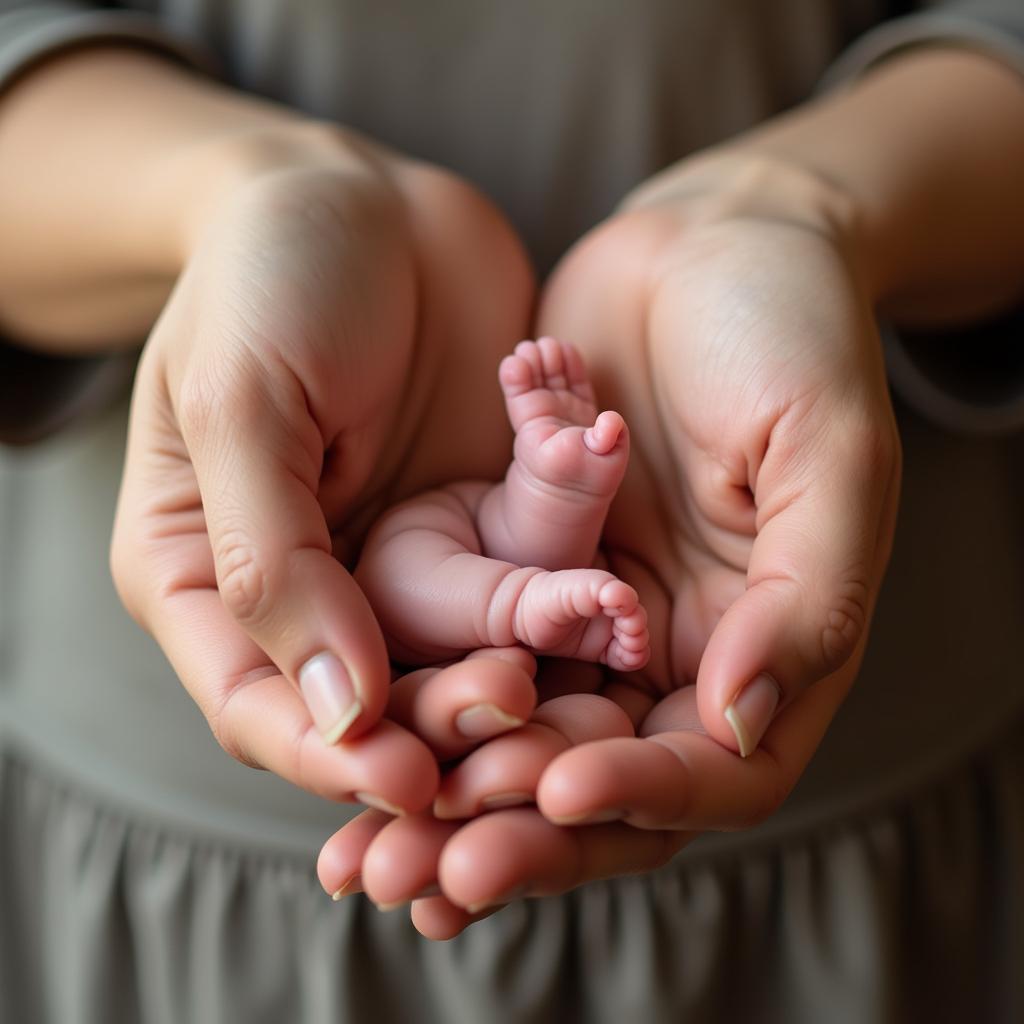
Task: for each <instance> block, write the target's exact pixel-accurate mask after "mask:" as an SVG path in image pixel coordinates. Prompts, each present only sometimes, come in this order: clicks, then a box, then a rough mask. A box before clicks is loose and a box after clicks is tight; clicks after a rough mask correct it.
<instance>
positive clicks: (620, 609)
mask: <svg viewBox="0 0 1024 1024" xmlns="http://www.w3.org/2000/svg"><path fill="white" fill-rule="evenodd" d="M513 632H514V634H515V637H516V639H517V640H519V641H520V642H521V643H523V644H526V645H527V646H528V647H530V648H531V649H532V650H533V651H535V652H536V653H537V654H549V655H555V656H558V657H565V658H579V659H581V660H582V661H597V662H601V663H603V664H605V665H608V666H609V667H610V668H613V669H617V670H619V671H622V672H633V671H635V670H636V669H639V668H643V666H644V665H645V664H647V659H648V658H649V657H650V637H649V634H648V632H647V612H646V611H645V610H644V608H643V605H641V604H640V599H639V597H638V596H637V592H636V591H635V590H634V589H633V588H632V587H631V586H629V584H627V583H623V582H622V580H620V579H617V578H616V577H615V576H613V575H612V574H611V573H609V572H605V571H603V570H601V569H561V570H558V571H557V572H543V573H538V574H537V575H536V576H533V577H531V579H530V580H529V582H528V583H527V584H526V586H525V587H524V588H523V592H522V594H520V596H519V601H518V603H517V605H516V609H515V613H514V623H513Z"/></svg>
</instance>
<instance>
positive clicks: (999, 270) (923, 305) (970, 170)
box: [637, 48, 1024, 324]
mask: <svg viewBox="0 0 1024 1024" xmlns="http://www.w3.org/2000/svg"><path fill="white" fill-rule="evenodd" d="M751 157H758V158H761V157H767V158H770V159H771V160H772V161H779V163H780V164H782V165H783V166H786V165H788V166H791V167H793V168H795V169H797V170H798V171H804V172H809V176H810V177H813V178H814V179H817V183H816V185H815V186H814V187H813V188H811V189H809V191H813V192H815V193H816V194H815V197H814V201H813V204H814V205H816V206H817V208H818V209H819V210H822V209H824V210H825V215H826V217H827V218H831V219H832V220H833V222H837V223H838V226H839V229H840V232H841V233H844V234H846V236H847V237H848V239H849V240H850V241H851V242H852V244H853V245H854V247H855V249H856V252H857V254H858V257H859V263H860V267H861V270H862V272H863V275H864V281H865V285H866V287H867V288H868V291H869V294H870V295H871V297H872V299H873V300H874V301H875V302H876V304H877V305H879V306H880V307H881V308H882V309H884V311H885V312H886V313H887V314H889V315H890V316H892V317H893V318H894V319H895V320H897V321H898V322H903V323H907V324H929V323H942V322H956V321H958V320H964V319H969V318H972V317H975V316H978V315H982V314H985V313H987V312H991V311H995V310H998V309H1000V308H1002V307H1005V306H1007V305H1009V304H1011V303H1013V302H1014V301H1016V300H1019V298H1020V297H1021V295H1022V294H1024V203H1022V201H1021V187H1020V180H1021V178H1020V175H1021V167H1024V83H1022V82H1021V80H1020V78H1019V76H1018V75H1016V74H1015V72H1013V71H1012V70H1010V69H1009V68H1007V67H1005V66H1003V65H1002V64H1000V63H999V62H997V61H995V60H993V59H991V58H988V57H985V56H983V55H980V54H977V53H973V52H970V51H968V50H958V49H952V48H950V49H939V48H935V49H930V48H920V49H916V50H908V51H907V52H906V53H904V54H901V55H897V56H895V57H893V58H891V59H890V60H888V61H886V62H884V63H882V64H881V65H879V66H878V67H877V68H876V69H874V70H872V71H871V72H870V73H868V74H866V75H865V76H864V77H863V78H861V79H859V80H858V81H856V82H855V83H854V84H853V85H852V86H850V87H848V88H846V89H844V90H841V91H837V92H835V93H832V94H829V95H827V96H825V97H823V98H821V99H820V100H817V101H815V102H812V103H808V104H806V105H804V106H802V107H799V108H797V109H796V110H794V111H792V112H791V113H789V114H787V115H785V116H782V117H779V118H777V119H774V120H772V121H770V122H767V123H766V124H764V125H763V126H761V127H760V128H758V129H757V130H755V131H753V132H750V133H747V134H745V135H743V136H740V137H738V138H736V139H734V140H731V141H730V142H729V143H727V144H725V145H723V146H721V147H717V148H716V149H715V150H712V151H709V152H707V153H705V154H701V155H699V156H698V157H697V158H695V159H691V160H685V161H682V162H681V163H680V164H678V165H676V167H675V168H672V169H670V171H669V172H668V174H667V175H665V174H663V175H660V176H659V178H658V179H655V182H654V184H655V187H656V188H657V189H658V190H660V189H661V188H662V187H664V186H665V185H667V184H668V182H669V180H670V178H671V177H672V176H673V175H675V176H676V181H677V183H679V184H683V185H684V186H685V187H687V188H690V187H699V183H700V182H701V181H708V180H712V179H718V180H720V179H721V178H722V170H723V168H728V167H730V166H736V165H738V164H739V165H741V164H743V163H744V162H748V161H749V160H750V158H751ZM781 178H782V181H783V184H782V185H781V186H780V191H785V192H787V193H790V194H787V196H786V197H785V200H784V203H785V204H789V203H790V202H792V201H794V200H793V196H792V193H793V192H799V191H800V188H801V185H800V184H799V182H795V181H794V179H792V178H787V177H786V176H785V175H782V176H781ZM765 179H766V180H768V181H769V182H771V181H774V180H775V179H774V178H773V177H772V174H771V172H770V171H769V172H768V173H767V174H766V175H765ZM817 184H820V185H821V186H822V188H823V189H824V190H833V191H834V193H835V195H834V200H835V201H834V202H833V201H832V200H831V199H829V198H825V199H822V195H823V193H822V192H821V191H820V190H819V189H818V188H817ZM768 187H769V188H771V187H773V186H772V185H771V184H769V186H768ZM652 194H653V190H652V191H651V192H648V193H646V195H647V196H650V195H652ZM637 198H638V199H639V200H640V201H641V202H642V201H644V198H645V190H644V189H641V190H640V192H639V193H638V196H637ZM763 198H764V197H762V199H763Z"/></svg>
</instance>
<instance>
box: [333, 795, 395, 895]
mask: <svg viewBox="0 0 1024 1024" xmlns="http://www.w3.org/2000/svg"><path fill="white" fill-rule="evenodd" d="M392 820H393V818H392V815H390V814H387V813H385V812H384V811H378V810H376V809H374V808H371V809H369V810H366V811H363V812H362V813H361V814H358V815H356V817H354V818H353V819H352V820H351V821H348V822H346V823H345V824H344V825H343V826H342V827H341V828H340V829H338V831H337V832H335V833H334V835H333V836H331V838H330V839H328V840H327V842H326V843H324V845H323V848H322V849H321V850H320V856H319V857H318V858H317V862H316V874H317V878H319V879H320V884H321V885H322V886H323V887H324V891H325V892H327V893H329V894H330V896H331V898H332V899H334V900H340V899H342V898H343V897H345V896H350V895H352V893H356V892H362V891H363V884H362V877H361V873H362V869H363V856H364V854H365V853H366V850H367V848H368V847H369V845H370V843H371V842H372V841H373V838H374V836H376V835H377V833H378V832H380V830H381V829H382V828H384V826H385V825H386V824H387V823H388V822H389V821H392Z"/></svg>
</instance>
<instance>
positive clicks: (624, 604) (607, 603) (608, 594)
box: [597, 580, 646, 621]
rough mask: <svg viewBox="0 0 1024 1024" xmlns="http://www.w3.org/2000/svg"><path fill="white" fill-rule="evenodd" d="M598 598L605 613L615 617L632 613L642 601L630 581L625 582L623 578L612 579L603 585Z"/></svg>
mask: <svg viewBox="0 0 1024 1024" xmlns="http://www.w3.org/2000/svg"><path fill="white" fill-rule="evenodd" d="M597 600H598V603H599V604H600V605H601V607H602V608H603V609H604V613H605V615H613V616H615V617H620V616H623V615H631V614H632V613H633V612H634V611H635V610H636V607H637V605H638V604H639V603H640V598H639V596H638V595H637V592H636V591H635V590H634V589H633V588H632V587H631V586H630V585H629V584H628V583H623V582H622V580H611V581H609V582H608V583H606V584H605V585H604V586H603V587H601V591H600V593H599V594H598V595H597ZM645 621H646V619H645Z"/></svg>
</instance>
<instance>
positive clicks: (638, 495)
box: [328, 161, 899, 937]
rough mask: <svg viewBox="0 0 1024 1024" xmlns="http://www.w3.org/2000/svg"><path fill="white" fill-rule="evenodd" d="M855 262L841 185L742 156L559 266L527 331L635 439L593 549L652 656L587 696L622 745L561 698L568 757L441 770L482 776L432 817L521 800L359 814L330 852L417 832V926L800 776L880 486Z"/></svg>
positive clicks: (862, 577) (857, 599)
mask: <svg viewBox="0 0 1024 1024" xmlns="http://www.w3.org/2000/svg"><path fill="white" fill-rule="evenodd" d="M709 182H714V184H709ZM856 259H857V249H856V245H855V239H854V236H853V234H852V231H851V229H850V223H849V220H848V218H847V215H846V210H845V208H844V205H843V203H842V197H841V196H838V195H835V194H834V193H833V191H832V190H831V189H830V188H829V187H828V186H826V185H824V184H823V183H822V182H820V181H818V180H817V179H815V178H813V177H811V176H809V175H806V174H804V173H803V172H797V171H794V170H793V169H791V168H789V167H787V166H785V165H778V164H774V163H770V162H763V161H758V162H755V163H745V162H743V161H738V162H737V163H736V164H733V165H730V164H728V163H727V164H726V165H724V166H723V165H721V164H719V165H718V166H715V167H714V168H712V173H710V174H708V173H705V169H704V168H700V169H699V173H698V174H696V175H693V176H688V175H684V176H681V177H680V178H678V179H676V180H674V181H673V180H670V181H660V182H658V183H657V184H655V185H652V186H651V188H650V189H648V190H647V191H646V192H644V193H640V194H639V195H637V196H636V197H635V198H634V201H633V202H631V203H630V204H628V207H627V208H626V209H625V210H624V211H623V212H622V213H620V214H619V215H618V216H617V217H615V218H613V219H611V220H610V221H609V222H607V223H606V224H605V225H603V226H601V227H600V228H598V229H597V230H596V231H595V232H593V233H592V234H591V235H590V236H588V237H587V238H585V239H584V240H583V241H582V242H581V243H580V244H579V245H578V246H577V247H576V248H575V249H574V250H573V252H571V253H570V254H569V256H568V257H567V258H566V260H565V261H564V262H563V264H562V265H561V266H560V268H559V269H558V270H557V271H556V273H555V275H554V277H553V279H552V281H551V283H550V284H549V286H548V288H547V290H546V293H545V296H544V300H543V303H542V306H541V310H540V317H539V330H540V331H542V332H543V333H549V334H552V335H554V336H556V337H563V338H566V339H567V340H571V341H573V342H574V343H575V344H576V345H578V346H579V347H580V348H581V349H582V350H583V352H584V354H585V357H586V359H587V361H588V365H589V367H590V369H591V372H592V374H593V376H594V379H595V381H596V383H597V387H598V393H599V396H600V400H601V404H602V406H604V407H610V408H614V409H617V410H619V411H620V412H622V413H623V415H624V416H625V417H626V419H627V421H628V422H629V424H630V428H631V431H632V437H633V443H634V449H633V452H634V454H633V458H632V461H631V468H630V472H629V474H628V475H627V479H626V482H625V484H624V486H623V488H622V491H621V492H620V496H619V498H618V499H617V501H616V503H615V505H614V506H613V509H612V513H611V516H610V519H609V522H608V526H607V529H606V533H605V545H606V546H605V552H606V555H607V556H608V560H609V563H610V567H611V568H612V570H613V571H615V572H616V573H617V574H618V575H619V576H620V577H621V578H623V579H625V580H626V581H627V582H629V583H631V584H632V585H633V586H635V587H636V588H637V590H638V591H639V593H640V596H641V599H642V600H643V602H644V604H645V606H646V607H647V609H648V613H649V621H650V628H651V635H652V649H653V652H654V653H653V657H652V659H651V663H650V665H649V666H648V667H647V669H646V670H644V672H642V673H638V674H636V675H635V676H630V677H622V678H619V679H616V680H612V681H611V682H610V683H608V684H607V685H606V686H605V687H604V691H603V692H604V695H605V697H606V698H611V700H612V701H613V702H614V703H615V704H617V705H618V706H619V707H621V708H622V709H623V710H625V711H626V712H627V715H628V718H629V719H630V720H631V721H632V723H633V725H634V726H635V727H636V730H637V735H635V736H629V735H624V734H621V733H620V734H618V735H604V736H603V737H602V736H601V733H600V730H598V731H597V732H590V733H587V731H586V729H580V726H579V723H580V722H581V721H582V720H583V718H582V714H581V712H580V708H581V707H582V705H580V704H579V702H580V701H583V700H590V701H593V700H595V699H598V698H594V697H582V696H581V697H577V698H563V699H562V703H561V706H560V707H559V708H558V714H559V720H560V721H564V722H566V723H573V722H575V723H576V724H575V725H573V726H572V728H573V729H575V732H574V733H572V732H570V734H568V735H566V736H565V743H564V744H563V745H562V747H561V748H559V747H558V744H557V743H556V744H553V745H549V747H548V748H547V749H546V750H541V749H539V748H537V747H534V756H533V759H532V761H531V764H530V767H529V769H528V770H527V771H524V770H522V768H521V767H520V768H516V767H515V762H516V759H510V758H508V757H507V756H506V755H507V751H508V749H509V745H510V744H512V743H515V742H521V740H517V737H516V736H515V734H513V735H512V736H508V737H502V738H499V739H497V740H494V741H492V742H491V743H490V744H488V746H487V747H485V748H483V749H481V750H479V751H477V752H476V753H475V754H473V755H472V757H471V758H470V759H469V760H468V761H467V762H466V763H465V764H464V765H463V766H461V767H460V768H459V769H458V771H459V772H460V773H462V774H463V775H465V774H467V772H468V769H469V765H470V762H472V764H473V767H472V774H473V776H474V777H475V778H476V779H480V778H485V779H491V780H493V781H492V782H491V783H490V786H491V788H488V786H487V785H485V786H480V785H476V787H475V788H473V787H470V788H471V789H472V793H471V795H470V797H468V798H466V799H464V800H463V802H462V803H461V804H458V803H451V802H449V803H448V804H447V806H445V805H444V801H442V808H441V809H442V811H443V812H444V813H447V814H453V815H471V814H474V813H477V812H478V811H479V810H481V809H486V804H485V801H486V800H487V799H488V797H489V796H490V797H493V796H494V795H495V794H496V793H497V794H500V793H504V792H521V793H522V792H525V793H530V794H533V793H535V795H536V802H537V808H538V809H532V808H523V809H516V810H503V811H498V812H496V813H493V814H488V815H486V816H484V817H482V818H477V819H476V820H473V821H471V822H470V823H469V824H465V825H461V826H460V825H452V824H449V825H445V826H441V825H438V824H437V823H436V822H430V823H429V825H427V824H422V823H421V821H417V820H412V821H406V822H404V823H401V824H400V823H398V822H394V823H390V824H385V823H384V821H383V820H379V819H374V822H373V823H372V824H374V826H375V827H376V828H377V829H378V833H375V834H374V835H373V836H372V837H370V836H369V831H370V830H368V829H366V827H365V826H366V824H367V822H366V821H365V820H364V821H362V822H360V820H359V819H357V821H356V823H355V824H354V825H353V826H350V827H349V829H348V830H342V832H341V833H339V835H338V836H336V837H335V839H334V840H332V841H331V844H333V845H329V847H328V849H329V850H331V851H332V852H333V854H334V855H339V854H340V853H341V852H342V851H345V853H346V855H348V856H350V857H351V856H358V855H360V854H361V853H362V852H366V853H367V855H368V856H371V858H373V859H376V858H380V857H384V856H385V855H386V853H387V851H388V849H389V848H390V847H391V846H392V845H393V843H395V842H398V840H399V839H401V842H402V844H403V845H404V848H405V850H406V854H407V855H410V854H411V851H412V850H414V849H417V847H416V844H417V843H419V844H420V845H419V847H418V852H417V854H416V858H417V862H418V863H422V864H427V863H431V867H432V876H433V877H434V878H436V879H437V881H438V883H439V885H440V889H441V893H442V895H440V896H434V897H430V898H429V899H427V900H424V901H420V902H418V903H417V904H415V905H414V920H415V921H416V923H417V926H418V927H420V928H421V930H423V931H424V932H425V934H430V935H433V936H435V937H442V936H445V935H450V934H454V933H455V932H456V931H458V930H460V929H461V928H462V927H465V925H466V924H467V923H468V922H469V921H470V920H472V919H473V918H472V914H473V913H475V912H479V911H480V909H481V908H482V907H486V906H487V905H493V904H495V903H500V902H502V901H503V900H504V899H507V898H508V896H509V894H511V893H526V894H541V893H550V892H555V891H562V890H564V889H566V888H570V887H572V886H574V885H577V884H580V883H581V882H584V881H587V880H589V879H592V878H595V877H602V876H606V875H610V874H616V873H622V872H625V871H636V870H642V869H646V868H649V867H652V866H655V865H656V864H659V863H662V862H663V861H664V860H665V859H666V857H667V856H670V855H671V853H672V852H674V851H675V850H677V849H678V848H680V847H681V846H682V845H683V843H684V842H685V841H686V840H687V839H688V838H689V836H690V835H691V834H693V832H695V831H699V830H702V829H708V828H715V829H722V828H737V827H743V826H747V825H751V824H754V823H756V822H758V821H760V820H762V819H763V818H765V817H766V816H768V815H769V814H770V813H771V812H772V811H773V810H775V809H776V808H777V807H778V806H779V804H780V803H781V802H782V800H783V799H784V798H785V796H786V794H788V792H789V790H790V789H791V788H792V786H793V785H794V784H795V782H796V781H797V779H798V778H799V776H800V774H801V773H802V771H803V769H804V767H805V766H806V764H807V761H808V760H809V758H810V757H811V755H812V753H813V751H814V749H815V748H816V746H817V745H818V743H819V741H820V739H821V737H822V735H823V734H824V731H825V729H826V728H827V726H828V723H829V721H830V720H831V718H832V716H833V714H834V712H835V710H836V709H837V708H838V706H839V704H840V702H841V700H842V698H843V696H844V695H845V693H846V691H847V689H848V688H849V685H850V683H851V682H852V680H853V677H854V675H855V673H856V669H857V666H858V664H859V656H860V653H861V651H862V648H863V642H864V638H865V632H866V628H867V625H868V622H869V620H870V616H871V612H872V609H873V606H874V601H875V598H876V596H877V593H878V589H879V586H880V583H881V579H882V574H883V570H884V566H885V563H886V560H887V557H888V553H889V547H890V543H891V537H892V532H893V527H894V520H895V510H896V503H897V494H898V476H899V444H898V438H897V434H896V429H895V425H894V420H893V416H892V412H891V408H890V405H889V401H888V396H887V391H886V386H885V379H884V374H883V369H882V362H881V357H880V352H879V345H878V338H877V334H876V330H875V326H874V322H873V316H872V309H871V301H870V298H869V296H868V295H867V294H866V291H865V289H864V287H863V285H862V276H861V271H860V268H859V266H858V265H857V262H856ZM549 711H550V709H548V708H547V706H546V705H543V704H542V705H541V707H540V708H539V709H538V714H542V715H543V714H545V713H548V712H549ZM566 748H568V749H566ZM740 755H743V756H740ZM523 760H524V759H523V758H519V759H518V762H519V764H520V765H522V763H523ZM494 763H500V764H502V765H504V767H503V768H502V770H501V771H499V772H495V771H493V770H492V766H493V764H494ZM499 776H500V777H499ZM451 789H452V784H451V783H448V782H446V783H445V784H444V788H443V789H442V794H444V793H445V792H447V791H450V790H451ZM462 792H463V795H465V788H463V790H462ZM588 822H590V823H597V822H600V823H601V824H590V825H587V826H586V827H579V826H580V825H581V824H585V823H588ZM610 822H614V823H610ZM359 829H363V832H362V833H359ZM421 831H422V836H421ZM399 832H401V833H402V834H401V836H399ZM357 833H358V834H357ZM361 846H362V850H361V849H360V847H361ZM425 874H427V872H426V870H425V869H423V870H420V871H419V877H418V879H417V880H418V881H419V882H423V880H424V876H425ZM371 894H372V895H376V894H375V893H374V892H373V890H372V887H371ZM414 895H416V893H415V892H413V891H403V892H400V893H396V892H393V891H392V892H390V893H389V897H390V901H394V900H395V899H398V898H405V899H408V898H410V897H412V896H414Z"/></svg>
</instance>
